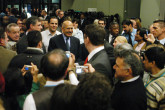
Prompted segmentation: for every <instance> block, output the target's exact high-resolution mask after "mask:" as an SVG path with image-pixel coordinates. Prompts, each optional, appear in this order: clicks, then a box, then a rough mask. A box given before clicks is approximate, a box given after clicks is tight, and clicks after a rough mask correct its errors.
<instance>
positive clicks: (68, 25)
mask: <svg viewBox="0 0 165 110" xmlns="http://www.w3.org/2000/svg"><path fill="white" fill-rule="evenodd" d="M62 32H63V34H64V35H65V36H66V37H71V36H72V33H73V23H72V22H71V21H68V20H67V21H64V22H63V24H62Z"/></svg>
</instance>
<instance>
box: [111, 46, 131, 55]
mask: <svg viewBox="0 0 165 110" xmlns="http://www.w3.org/2000/svg"><path fill="white" fill-rule="evenodd" d="M122 50H133V47H132V46H131V45H130V44H128V43H122V44H118V45H116V47H115V48H114V55H115V56H116V54H118V53H119V52H120V51H122Z"/></svg>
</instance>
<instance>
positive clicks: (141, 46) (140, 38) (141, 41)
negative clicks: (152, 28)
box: [133, 28, 151, 52]
mask: <svg viewBox="0 0 165 110" xmlns="http://www.w3.org/2000/svg"><path fill="white" fill-rule="evenodd" d="M145 34H146V35H147V34H148V30H147V29H146V28H139V29H138V30H137V33H136V35H135V40H136V41H137V42H138V43H137V44H135V45H134V47H133V48H134V50H136V51H138V52H140V51H141V50H146V47H147V46H148V45H149V44H151V43H149V42H147V40H146V39H145V37H144V35H145Z"/></svg>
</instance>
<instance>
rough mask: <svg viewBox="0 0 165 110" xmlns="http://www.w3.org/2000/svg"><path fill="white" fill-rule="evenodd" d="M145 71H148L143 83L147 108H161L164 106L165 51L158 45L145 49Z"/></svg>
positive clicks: (149, 109) (150, 109) (152, 109)
mask: <svg viewBox="0 0 165 110" xmlns="http://www.w3.org/2000/svg"><path fill="white" fill-rule="evenodd" d="M143 63H144V68H145V71H147V72H149V73H150V74H149V76H148V77H146V79H145V82H144V85H145V87H146V93H147V107H148V110H158V109H159V110H161V109H163V108H164V107H165V104H164V103H163V102H164V101H165V83H164V82H165V68H164V65H165V51H164V49H163V48H160V47H151V48H149V49H147V50H146V51H145V58H144V61H143Z"/></svg>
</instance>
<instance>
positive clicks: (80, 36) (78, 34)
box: [72, 28, 84, 44]
mask: <svg viewBox="0 0 165 110" xmlns="http://www.w3.org/2000/svg"><path fill="white" fill-rule="evenodd" d="M72 36H74V37H76V38H78V39H79V40H80V44H82V43H84V38H83V32H82V31H81V30H79V29H78V28H77V29H73V33H72Z"/></svg>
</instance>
